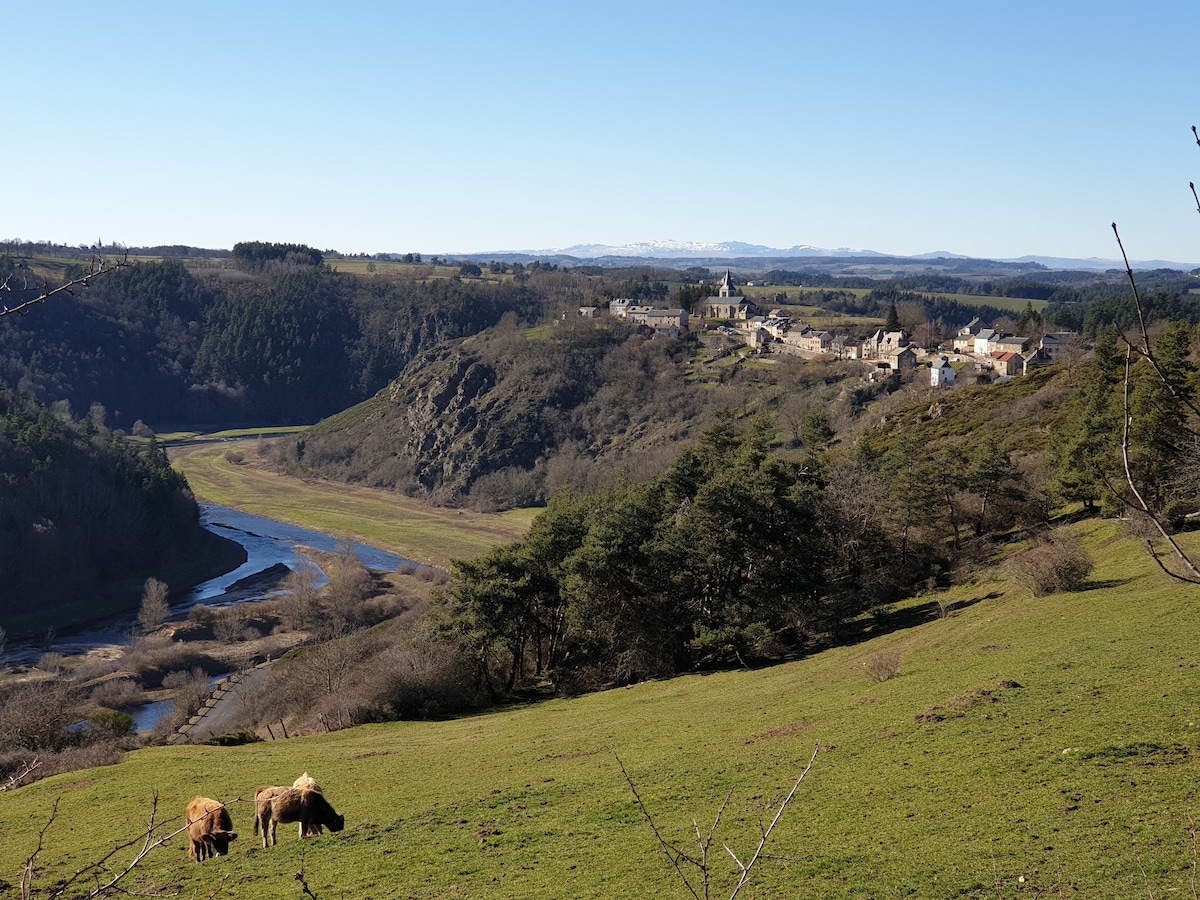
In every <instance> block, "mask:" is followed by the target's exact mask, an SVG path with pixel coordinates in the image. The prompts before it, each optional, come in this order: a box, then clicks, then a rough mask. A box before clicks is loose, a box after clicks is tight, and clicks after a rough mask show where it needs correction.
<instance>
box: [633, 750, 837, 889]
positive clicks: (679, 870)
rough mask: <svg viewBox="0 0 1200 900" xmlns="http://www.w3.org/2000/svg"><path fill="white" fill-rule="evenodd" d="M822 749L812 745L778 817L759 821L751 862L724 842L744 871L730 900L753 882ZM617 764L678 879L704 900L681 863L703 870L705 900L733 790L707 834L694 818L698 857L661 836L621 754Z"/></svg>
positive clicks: (701, 872)
mask: <svg viewBox="0 0 1200 900" xmlns="http://www.w3.org/2000/svg"><path fill="white" fill-rule="evenodd" d="M820 750H821V745H820V744H817V746H816V747H814V748H813V752H812V757H811V758H809V760H808V765H807V766H805V767H804V771H803V772H801V773H800V777H799V778H797V779H796V783H795V784H794V785H792V789H791V791H790V792H789V793H788V795H787V796H786V797H785V798H784V799H783V802H782V803H780V804H779V809H778V810H776V811H775V818H773V819H772V820H771V824H770V825H768V826H767V827H766V828H763V826H762V822H761V820H760V821H759V826H758V827H759V832H760V837H759V841H758V846H757V847H756V848H755V850H754V855H753V856H751V857H750V860H749V862H745V863H743V862H742V861H741V859H740V858H739V857H738V855H737V854H736V853H735V852H734V851H733V850H732V849H731V848H730V846H729V845H728V844H724V845H723V846H724V847H725V852H726V853H728V854H729V855H730V857H731V858H732V859H733V861H734V863H735V864H736V865H737V867H738V869H739V871H740V873H741V874H740V876H739V877H738V881H737V885H736V886H735V887H734V889H733V893H732V894H730V895H729V900H734V898H736V897H737V895H738V893H740V892H741V890H742V888H743V887H745V886H746V884H747V883H748V882H749V881H750V874H751V872H753V870H754V867H755V865H756V864H757V863H758V862H759V861H761V860H762V859H764V858H765V855H764V853H763V851H764V850H765V849H766V846H767V842H768V841H769V840H770V838H771V832H772V831H774V830H775V826H776V825H778V824H779V820H780V819H781V818H782V817H783V811H784V810H785V809H787V807H788V804H789V803H791V802H792V800H793V799H794V798H795V796H796V791H798V790H799V789H800V782H802V781H803V780H804V778H805V776H807V775H808V773H809V772H810V771H812V767H813V763H814V762H816V759H817V754H818V753H819V752H820ZM617 765H618V766H620V767H621V774H622V775H624V776H625V781H626V783H627V784H628V785H629V789H630V790H631V791H632V792H633V796H634V799H636V800H637V802H638V806H639V807H640V808H641V810H642V815H643V816H645V818H646V821H647V822H649V823H650V829H651V830H652V831H653V832H654V836H655V837H656V838H658V843H659V846H660V847H662V849H663V852H664V853H666V855H667V858H668V859H669V860H670V861H671V865H672V866H673V867H674V868H675V874H677V875H678V876H679V880H680V881H682V882H683V885H684V887H686V888H687V890H688V892H689V893H690V894H691V895H692V896H693V897H694V898H695V900H701V894H700V892H698V891H697V890H696V888H694V887H693V886H692V883H691V882H690V881H689V880H688V877H687V874H686V873H685V872H684V871H683V866H682V865H681V863H682V862H687V863H690V864H691V865H693V866H696V867H697V868H698V869H700V874H701V877H702V879H703V881H702V885H703V898H704V900H708V896H709V888H710V872H709V865H708V851H709V848H710V847H711V846H712V842H713V840H714V838H715V836H716V831H717V825H718V824H719V823H720V821H721V816H722V815H723V814H724V812H725V809H726V807H727V806H728V805H729V800H730V798H731V797H732V796H733V792H732V791H730V792H729V793H728V794H727V795H726V796H725V800H724V801H723V802H722V803H721V806H720V808H719V809H718V810H717V815H716V817H715V818H714V820H713V824H712V827H711V828H710V829H709V830H708V834H707V836H705V835H702V834H701V833H700V826H699V824H698V823H697V822H696V821H695V820H694V819H693V820H692V826H693V828H694V829H695V831H696V842H697V843H698V844H699V845H700V859H699V860H695V859H692V858H691V857H690V856H688V855H687V854H686V853H684V852H683V851H682V850H680V849H679V848H678V847H674V846H672V845H671V844H668V843H667V841H666V839H665V838H664V837H663V836H662V833H661V832H660V831H659V830H658V826H657V825H656V824H655V822H654V817H653V816H651V815H650V812H649V810H647V809H646V804H645V803H644V802H642V798H641V795H640V794H638V791H637V786H636V785H635V784H634V783H633V779H632V778H630V777H629V773H628V772H627V771H626V770H625V764H624V763H622V762H621V758H620V757H619V756H618V757H617Z"/></svg>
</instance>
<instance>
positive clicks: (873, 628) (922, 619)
mask: <svg viewBox="0 0 1200 900" xmlns="http://www.w3.org/2000/svg"><path fill="white" fill-rule="evenodd" d="M1002 596H1003V594H1002V593H1000V592H999V591H992V592H991V593H989V594H984V595H982V596H979V597H972V598H970V599H969V600H960V601H959V602H957V603H953V604H950V605H949V606H947V607H945V608H944V609H943V607H942V605H941V604H940V603H938V602H937V601H936V600H930V601H928V602H927V603H918V604H914V605H912V606H906V607H904V608H903V609H898V610H890V611H888V612H883V613H879V614H877V615H870V616H862V617H860V618H858V619H855V620H854V621H852V622H846V623H844V624H843V625H841V626H840V627H839V628H838V629H837V631H836V632H835V633H833V634H830V635H828V636H826V637H825V638H824V639H823V640H821V641H818V642H816V643H815V644H813V645H812V646H811V647H810V648H809V655H811V654H812V653H815V652H820V651H822V650H827V649H829V648H830V647H845V646H850V645H852V644H858V643H861V642H863V641H869V640H871V639H872V638H877V637H879V636H880V635H884V634H891V633H892V632H895V631H903V630H905V629H907V628H915V627H916V626H917V625H924V624H925V623H926V622H932V621H934V620H935V619H940V618H944V617H945V616H946V615H947V614H949V615H953V614H954V612H956V611H957V610H960V609H966V608H967V607H969V606H974V605H975V604H976V603H982V602H983V601H984V600H995V599H997V598H999V597H1002Z"/></svg>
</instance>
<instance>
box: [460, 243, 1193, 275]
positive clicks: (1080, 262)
mask: <svg viewBox="0 0 1200 900" xmlns="http://www.w3.org/2000/svg"><path fill="white" fill-rule="evenodd" d="M502 253H503V254H521V255H525V256H568V257H575V258H579V259H600V258H605V257H632V258H640V259H689V258H695V259H731V260H732V259H745V258H747V257H751V258H752V257H761V258H764V259H772V258H796V259H803V258H805V257H835V258H836V257H844V258H854V257H859V258H863V259H918V260H919V259H930V260H933V259H963V260H992V261H994V262H1007V263H1038V264H1040V265H1045V266H1048V267H1050V268H1086V269H1123V268H1125V261H1124V260H1121V259H1115V258H1111V259H1106V258H1102V257H1097V256H1092V257H1079V258H1076V257H1067V256H1052V255H1049V254H1035V253H1028V254H1025V255H1023V256H1016V257H1001V256H970V255H968V254H965V253H953V252H951V251H949V250H935V251H931V252H926V253H917V254H903V253H884V252H882V251H879V250H866V249H863V250H859V249H853V248H850V247H838V248H836V249H831V248H822V247H816V246H813V245H812V244H793V245H792V246H791V247H787V248H779V247H768V246H765V245H763V244H750V243H745V242H743V241H678V240H653V241H638V242H635V243H629V244H598V243H583V244H571V245H569V246H566V247H560V248H554V249H542V250H528V249H527V250H495V249H493V250H482V251H473V252H470V253H466V252H463V253H450V254H447V255H449V256H455V257H471V258H479V257H486V256H487V255H488V254H502ZM1130 265H1131V266H1134V267H1136V268H1164V269H1183V270H1191V269H1195V268H1200V263H1196V262H1179V261H1172V260H1163V259H1148V260H1136V261H1131V262H1130Z"/></svg>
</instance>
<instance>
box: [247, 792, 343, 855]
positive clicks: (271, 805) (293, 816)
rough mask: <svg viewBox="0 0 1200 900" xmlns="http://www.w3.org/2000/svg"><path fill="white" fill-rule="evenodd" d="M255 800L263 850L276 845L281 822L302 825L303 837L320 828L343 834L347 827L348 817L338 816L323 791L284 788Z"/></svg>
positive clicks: (301, 834)
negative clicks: (278, 825)
mask: <svg viewBox="0 0 1200 900" xmlns="http://www.w3.org/2000/svg"><path fill="white" fill-rule="evenodd" d="M260 790H261V789H260ZM255 800H256V801H257V802H256V803H255V815H256V817H257V820H258V821H257V822H256V824H257V825H258V827H259V828H260V829H261V830H262V839H263V847H264V848H265V847H269V846H270V845H271V844H274V843H275V826H276V825H277V824H278V823H280V822H299V823H300V836H301V837H305V836H307V835H309V834H311V833H313V829H314V828H316V827H318V826H321V825H324V826H325V827H326V828H328V829H329V830H330V831H341V830H342V829H343V828H344V827H345V826H346V817H345V816H340V815H338V814H337V812H336V811H335V810H334V808H333V807H332V806H330V805H329V801H328V800H326V799H325V795H324V794H322V793H321V792H320V791H310V790H306V789H304V788H294V787H293V788H284V789H283V790H281V791H279V792H278V793H272V794H271V795H270V796H265V795H264V796H262V797H261V798H260V796H259V794H258V793H256V794H255Z"/></svg>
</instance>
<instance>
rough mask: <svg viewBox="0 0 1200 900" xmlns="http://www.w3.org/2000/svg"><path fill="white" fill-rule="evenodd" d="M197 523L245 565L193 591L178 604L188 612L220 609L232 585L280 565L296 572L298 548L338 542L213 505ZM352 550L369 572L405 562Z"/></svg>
mask: <svg viewBox="0 0 1200 900" xmlns="http://www.w3.org/2000/svg"><path fill="white" fill-rule="evenodd" d="M200 523H201V524H202V525H203V526H204V527H205V528H207V529H208V530H209V531H211V532H213V533H214V534H219V535H220V536H221V537H224V538H228V539H230V540H233V541H237V542H238V543H239V544H241V545H242V546H243V547H244V548H246V561H245V562H244V563H242V564H241V565H240V566H238V567H237V568H236V569H234V570H233V571H232V572H227V573H225V574H224V575H221V576H219V577H218V578H213V579H212V580H210V581H206V582H204V583H203V584H198V585H196V586H195V587H194V588H192V590H191V592H190V593H189V594H188V595H187V597H186V598H185V599H184V600H182V601H180V603H181V605H183V606H184V608H186V609H190V608H191V607H192V606H193V605H194V604H196V603H208V604H210V605H220V604H221V602H222V601H221V599H220V598H221V596H222V595H223V594H225V593H226V591H228V589H229V588H230V587H231V586H232V585H233V584H235V583H236V582H238V581H242V580H244V579H246V578H250V577H252V576H254V575H257V574H258V573H260V572H265V571H266V570H267V569H269V568H271V567H272V566H274V565H277V564H279V563H282V564H283V565H285V566H287V567H288V568H289V569H291V570H293V571H295V570H296V568H297V567H298V566H299V565H301V564H302V563H304V562H305V561H306V560H307V558H302V557H301V555H300V553H299V552H298V551H297V548H298V547H312V548H313V549H314V550H323V551H326V552H330V553H332V552H333V551H334V550H336V549H337V547H338V544H339V541H338V539H337V538H335V537H332V536H330V535H328V534H323V533H321V532H319V531H310V530H309V529H307V528H301V527H300V526H298V525H288V524H287V523H286V522H277V521H275V520H274V519H266V518H263V517H262V516H255V515H251V514H250V513H247V512H242V511H241V510H238V509H230V508H229V507H227V506H217V505H216V504H214V503H201V504H200ZM351 546H352V547H353V549H354V552H355V554H356V555H357V556H358V558H359V559H361V560H362V561H363V564H364V565H365V566H366V567H367V568H368V569H376V570H378V571H381V572H388V571H391V570H393V569H395V568H396V567H398V566H399V565H401V564H402V563H405V562H408V560H406V559H404V557H402V556H397V555H396V554H395V553H388V552H387V551H386V550H380V549H379V548H378V547H371V546H369V545H367V544H360V543H355V544H352V545H351ZM246 599H262V598H261V597H251V598H246ZM214 601H215V604H214Z"/></svg>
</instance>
